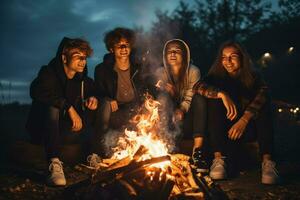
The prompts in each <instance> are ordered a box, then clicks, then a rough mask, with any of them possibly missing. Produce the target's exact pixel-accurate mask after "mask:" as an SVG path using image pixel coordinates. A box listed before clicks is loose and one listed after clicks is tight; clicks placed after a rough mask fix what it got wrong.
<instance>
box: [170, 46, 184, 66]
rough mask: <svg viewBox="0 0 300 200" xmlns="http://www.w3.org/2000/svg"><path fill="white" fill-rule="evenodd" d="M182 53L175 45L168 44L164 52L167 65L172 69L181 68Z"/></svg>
mask: <svg viewBox="0 0 300 200" xmlns="http://www.w3.org/2000/svg"><path fill="white" fill-rule="evenodd" d="M182 55H183V51H182V49H181V48H180V46H179V45H178V44H176V43H173V44H169V45H168V46H167V50H166V60H167V63H168V64H169V65H170V66H172V67H175V66H177V67H181V66H182V62H183V56H182Z"/></svg>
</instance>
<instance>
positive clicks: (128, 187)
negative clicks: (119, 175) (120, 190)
mask: <svg viewBox="0 0 300 200" xmlns="http://www.w3.org/2000/svg"><path fill="white" fill-rule="evenodd" d="M119 183H120V184H121V185H122V186H124V188H125V189H126V190H127V192H128V194H129V195H130V196H137V192H136V191H135V189H134V188H133V186H132V185H131V184H129V183H128V182H127V181H125V180H122V179H120V180H119Z"/></svg>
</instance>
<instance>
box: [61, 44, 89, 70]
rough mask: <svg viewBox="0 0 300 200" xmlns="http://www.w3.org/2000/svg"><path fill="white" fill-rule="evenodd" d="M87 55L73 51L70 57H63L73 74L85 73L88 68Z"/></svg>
mask: <svg viewBox="0 0 300 200" xmlns="http://www.w3.org/2000/svg"><path fill="white" fill-rule="evenodd" d="M86 58H87V55H86V53H84V52H82V51H80V50H79V49H72V50H70V52H69V55H68V57H66V56H65V55H63V62H64V66H65V67H66V68H67V69H68V70H69V71H72V72H75V73H76V72H83V71H84V68H85V67H86Z"/></svg>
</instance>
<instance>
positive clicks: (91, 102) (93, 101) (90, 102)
mask: <svg viewBox="0 0 300 200" xmlns="http://www.w3.org/2000/svg"><path fill="white" fill-rule="evenodd" d="M85 106H86V107H87V108H88V109H90V110H96V109H97V106H98V99H97V98H96V97H90V98H88V99H87V101H86V102H85Z"/></svg>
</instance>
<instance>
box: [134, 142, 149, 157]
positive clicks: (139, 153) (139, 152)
mask: <svg viewBox="0 0 300 200" xmlns="http://www.w3.org/2000/svg"><path fill="white" fill-rule="evenodd" d="M147 152H148V149H147V148H146V147H145V146H143V145H141V146H140V147H139V149H138V150H137V151H136V152H135V154H134V155H133V160H135V161H138V160H139V159H140V157H141V156H142V155H144V154H145V153H147Z"/></svg>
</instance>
